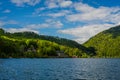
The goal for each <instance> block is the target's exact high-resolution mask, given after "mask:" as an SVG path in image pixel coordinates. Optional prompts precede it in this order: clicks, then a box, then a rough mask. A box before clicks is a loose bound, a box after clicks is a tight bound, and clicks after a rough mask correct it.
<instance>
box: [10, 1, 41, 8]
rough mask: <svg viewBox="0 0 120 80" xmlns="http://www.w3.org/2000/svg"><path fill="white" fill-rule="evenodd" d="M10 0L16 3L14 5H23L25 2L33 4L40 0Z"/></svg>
mask: <svg viewBox="0 0 120 80" xmlns="http://www.w3.org/2000/svg"><path fill="white" fill-rule="evenodd" d="M11 2H12V3H14V4H16V6H19V7H21V6H22V7H23V6H24V5H25V4H27V5H30V6H35V5H36V4H38V3H39V2H40V0H11Z"/></svg>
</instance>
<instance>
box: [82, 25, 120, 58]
mask: <svg viewBox="0 0 120 80" xmlns="http://www.w3.org/2000/svg"><path fill="white" fill-rule="evenodd" d="M84 46H86V47H87V48H92V49H93V50H95V53H96V57H108V58H110V57H112V58H113V57H114V58H120V25H119V26H116V27H112V28H110V29H108V30H105V31H103V32H101V33H99V34H97V35H95V36H94V37H92V38H90V39H89V40H88V41H87V42H86V43H84Z"/></svg>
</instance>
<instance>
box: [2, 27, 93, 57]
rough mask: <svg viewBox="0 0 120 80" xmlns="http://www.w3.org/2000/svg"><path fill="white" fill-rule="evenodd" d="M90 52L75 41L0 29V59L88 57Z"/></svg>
mask: <svg viewBox="0 0 120 80" xmlns="http://www.w3.org/2000/svg"><path fill="white" fill-rule="evenodd" d="M91 55H92V52H91V51H90V50H89V49H87V48H86V47H84V46H82V45H80V44H78V43H77V42H75V41H72V40H68V39H64V38H58V37H52V36H45V35H38V34H36V33H34V32H19V33H8V32H5V31H4V30H3V29H0V57H1V58H9V57H31V58H35V57H37V58H39V57H90V56H91Z"/></svg>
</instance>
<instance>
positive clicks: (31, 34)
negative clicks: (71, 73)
mask: <svg viewBox="0 0 120 80" xmlns="http://www.w3.org/2000/svg"><path fill="white" fill-rule="evenodd" d="M1 32H3V33H4V34H5V35H6V36H9V37H12V38H29V39H30V38H31V39H33V38H34V39H41V40H48V41H52V42H55V43H58V44H60V45H65V46H69V47H72V48H80V49H85V47H84V46H82V45H80V44H78V43H77V42H75V41H73V40H69V39H65V38H59V37H54V36H48V35H38V34H37V33H34V32H17V33H8V32H5V31H4V30H3V29H1Z"/></svg>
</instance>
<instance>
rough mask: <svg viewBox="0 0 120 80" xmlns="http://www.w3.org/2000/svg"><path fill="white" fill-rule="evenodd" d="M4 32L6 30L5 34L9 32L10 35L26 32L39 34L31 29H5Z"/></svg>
mask: <svg viewBox="0 0 120 80" xmlns="http://www.w3.org/2000/svg"><path fill="white" fill-rule="evenodd" d="M5 30H6V31H7V32H10V33H15V32H25V31H28V32H35V33H37V34H39V32H38V31H36V30H32V29H28V28H7V29H5Z"/></svg>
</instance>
